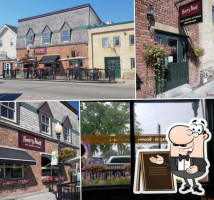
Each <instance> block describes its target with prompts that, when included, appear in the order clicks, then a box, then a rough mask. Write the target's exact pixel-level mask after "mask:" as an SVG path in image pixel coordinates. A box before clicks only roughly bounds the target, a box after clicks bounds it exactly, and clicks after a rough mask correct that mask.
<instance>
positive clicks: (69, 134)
mask: <svg viewBox="0 0 214 200" xmlns="http://www.w3.org/2000/svg"><path fill="white" fill-rule="evenodd" d="M66 129H67V130H68V131H69V133H68V134H67V133H66ZM64 131H65V132H64V140H65V142H70V141H71V129H70V128H69V127H66V126H65V127H64ZM66 135H68V136H69V139H68V140H66V139H65V138H66Z"/></svg>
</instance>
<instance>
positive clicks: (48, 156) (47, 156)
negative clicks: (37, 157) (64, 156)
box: [42, 154, 51, 160]
mask: <svg viewBox="0 0 214 200" xmlns="http://www.w3.org/2000/svg"><path fill="white" fill-rule="evenodd" d="M42 156H43V157H45V158H48V159H49V160H51V155H48V154H42Z"/></svg>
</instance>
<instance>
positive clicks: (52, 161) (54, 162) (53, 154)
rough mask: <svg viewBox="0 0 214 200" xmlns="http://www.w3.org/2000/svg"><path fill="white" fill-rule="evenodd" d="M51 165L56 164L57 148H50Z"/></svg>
mask: <svg viewBox="0 0 214 200" xmlns="http://www.w3.org/2000/svg"><path fill="white" fill-rule="evenodd" d="M51 165H58V150H52V154H51Z"/></svg>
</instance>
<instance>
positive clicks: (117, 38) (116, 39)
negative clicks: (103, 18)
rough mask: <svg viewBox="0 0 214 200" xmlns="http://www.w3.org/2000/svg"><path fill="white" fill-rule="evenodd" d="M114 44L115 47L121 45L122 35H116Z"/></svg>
mask: <svg viewBox="0 0 214 200" xmlns="http://www.w3.org/2000/svg"><path fill="white" fill-rule="evenodd" d="M114 46H115V47H118V46H120V37H119V36H117V37H114Z"/></svg>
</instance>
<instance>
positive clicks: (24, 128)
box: [0, 102, 80, 197]
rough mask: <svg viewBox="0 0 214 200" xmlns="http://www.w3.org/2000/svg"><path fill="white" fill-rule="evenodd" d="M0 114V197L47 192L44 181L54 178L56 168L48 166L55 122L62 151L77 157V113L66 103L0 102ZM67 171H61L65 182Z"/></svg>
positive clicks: (54, 143)
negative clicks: (60, 129)
mask: <svg viewBox="0 0 214 200" xmlns="http://www.w3.org/2000/svg"><path fill="white" fill-rule="evenodd" d="M0 113H1V114H0V188H1V190H0V197H4V196H9V195H15V194H20V193H23V192H24V193H29V192H36V191H41V190H46V189H47V188H48V186H49V185H47V184H46V183H47V182H48V180H47V179H48V178H50V177H51V178H52V179H56V178H57V176H58V170H59V168H58V166H53V165H51V164H50V163H51V154H52V152H53V151H54V150H57V137H56V133H55V131H54V127H55V125H56V123H57V122H58V123H60V124H61V125H62V127H63V131H62V133H61V143H62V145H63V148H66V149H70V150H72V151H75V152H76V153H77V155H80V150H79V148H80V137H79V121H78V116H77V111H76V110H75V109H74V108H73V107H72V106H70V104H68V103H67V102H20V103H18V102H17V103H16V102H1V103H0ZM69 169H70V166H63V168H62V176H63V177H64V178H63V180H64V181H70V177H69V173H68V171H69ZM46 180H47V181H46ZM13 181H15V183H14V182H13Z"/></svg>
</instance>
